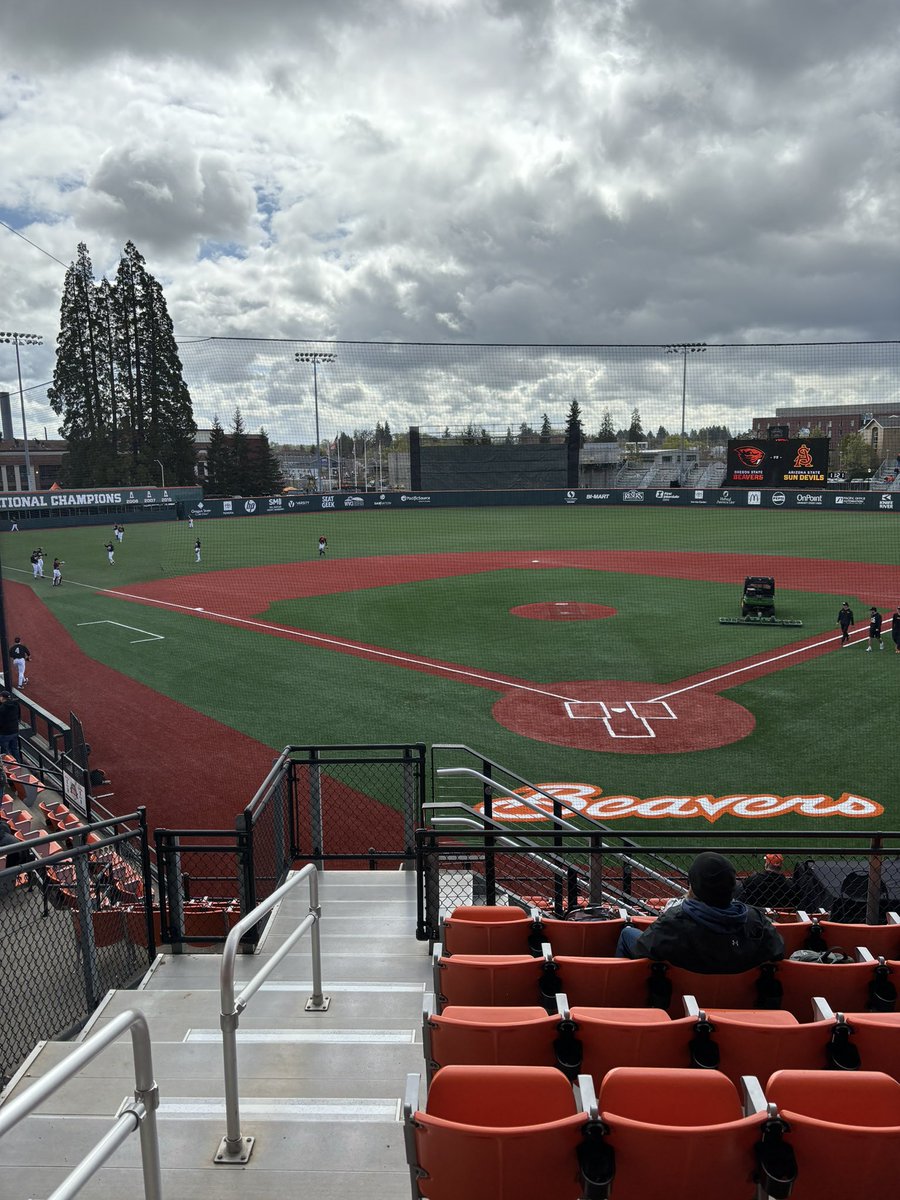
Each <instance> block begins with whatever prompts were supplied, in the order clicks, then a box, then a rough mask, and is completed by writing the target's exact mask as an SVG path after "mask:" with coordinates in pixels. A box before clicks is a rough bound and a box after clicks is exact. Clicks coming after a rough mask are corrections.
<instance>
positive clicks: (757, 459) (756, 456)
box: [737, 446, 766, 467]
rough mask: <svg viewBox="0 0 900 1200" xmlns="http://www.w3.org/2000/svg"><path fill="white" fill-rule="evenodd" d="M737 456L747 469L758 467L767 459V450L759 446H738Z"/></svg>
mask: <svg viewBox="0 0 900 1200" xmlns="http://www.w3.org/2000/svg"><path fill="white" fill-rule="evenodd" d="M737 456H738V458H739V459H740V460H741V462H742V463H743V464H744V466H746V467H758V466H759V464H760V463H761V462H762V460H763V459H764V458H765V457H766V452H765V450H760V448H759V446H738V451H737Z"/></svg>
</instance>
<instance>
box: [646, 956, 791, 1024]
mask: <svg viewBox="0 0 900 1200" xmlns="http://www.w3.org/2000/svg"><path fill="white" fill-rule="evenodd" d="M779 965H780V964H779ZM651 971H652V979H653V993H654V1001H653V1002H654V1003H658V1004H659V1006H660V1007H661V1008H663V1007H664V1008H667V1009H668V1011H669V1013H670V1014H671V1015H672V1016H680V1015H681V1013H682V1012H683V1011H684V998H685V996H694V997H696V1000H697V1004H698V1005H699V1006H700V1008H702V1009H704V1010H706V1011H709V1010H710V1009H713V1008H728V1009H731V1008H752V1009H769V1008H778V1007H780V1000H781V988H780V987H779V986H778V983H777V976H776V975H775V967H774V966H772V965H771V964H765V965H764V966H762V967H754V968H753V969H752V970H750V971H740V972H739V973H738V974H736V975H701V974H700V973H699V972H697V971H686V970H685V969H684V968H683V967H673V966H670V965H669V964H668V963H654V964H653V966H652V968H651Z"/></svg>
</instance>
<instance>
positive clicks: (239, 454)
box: [228, 408, 253, 496]
mask: <svg viewBox="0 0 900 1200" xmlns="http://www.w3.org/2000/svg"><path fill="white" fill-rule="evenodd" d="M228 446H229V449H230V450H231V468H232V472H233V475H232V480H231V486H232V490H233V492H234V494H235V495H237V496H249V495H251V494H252V488H253V462H252V459H251V454H250V439H249V438H248V437H247V429H246V427H245V425H244V418H243V417H242V416H241V410H240V408H236V409H235V410H234V416H233V417H232V420H231V429H230V430H229V432H228Z"/></svg>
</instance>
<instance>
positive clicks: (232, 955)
mask: <svg viewBox="0 0 900 1200" xmlns="http://www.w3.org/2000/svg"><path fill="white" fill-rule="evenodd" d="M304 879H308V880H309V913H308V914H307V916H305V917H304V918H303V920H302V921H301V922H300V924H299V925H298V926H297V927H296V929H294V930H293V931H292V932H291V933H289V934H288V936H287V937H286V938H285V940H284V942H283V943H282V945H281V946H279V947H278V949H277V950H276V951H275V953H274V954H273V955H272V957H271V958H270V959H269V960H268V961H267V962H266V963H265V964H264V965H263V966H262V967H261V968H260V969H259V970H258V971H257V973H256V974H255V975H254V976H253V978H252V979H251V980H250V982H249V983H248V984H247V985H246V986H245V987H244V990H243V991H242V992H241V994H240V995H239V996H238V997H237V998H235V995H234V965H235V959H236V957H237V952H238V946H239V945H240V941H241V937H242V936H243V934H244V933H245V932H246V931H247V930H248V929H250V928H251V927H252V926H253V925H255V924H256V922H257V921H258V920H259V919H260V917H262V916H264V915H265V914H266V913H267V912H269V911H270V909H272V908H274V907H275V905H276V904H278V903H279V902H280V901H281V900H282V899H283V898H284V897H285V896H286V895H287V894H288V892H290V891H292V890H293V889H294V888H295V887H297V885H298V884H299V883H301V882H302V881H303V880H304ZM321 919H322V910H321V908H320V907H319V875H318V871H317V870H316V867H315V865H314V864H313V863H309V864H308V865H307V866H305V867H303V868H302V870H300V871H298V872H297V874H296V875H294V876H292V877H291V878H290V879H288V880H287V881H286V882H285V883H283V884H282V885H281V887H279V888H276V889H275V891H274V892H273V893H272V894H271V896H268V897H267V898H266V899H265V900H263V901H262V903H260V904H257V906H256V908H254V909H253V910H252V911H251V912H248V913H247V915H246V916H245V917H241V919H240V921H238V923H237V924H236V925H234V926H233V927H232V929H231V931H230V932H229V934H228V937H227V938H226V940H225V946H224V948H223V950H222V966H221V969H220V971H219V992H220V998H221V1002H222V1011H221V1013H220V1015H219V1024H220V1026H221V1029H222V1059H223V1065H224V1069H225V1130H226V1131H225V1136H224V1137H223V1138H222V1140H221V1141H220V1142H219V1148H218V1150H217V1151H216V1155H215V1158H214V1159H213V1162H216V1163H245V1162H247V1161H248V1159H249V1158H250V1155H251V1153H252V1151H253V1143H254V1141H255V1140H256V1139H255V1138H254V1137H251V1136H242V1134H241V1114H240V1095H239V1091H238V1071H237V1029H238V1023H239V1021H240V1016H241V1013H242V1012H243V1011H244V1009H245V1008H246V1007H247V1003H248V1001H249V1000H251V999H252V998H253V996H255V995H256V993H257V992H258V991H259V989H260V988H261V987H262V985H263V983H264V982H265V981H266V979H268V977H269V976H270V975H271V974H272V972H273V971H274V970H275V968H276V967H277V966H278V965H279V963H280V962H281V960H282V959H283V958H284V957H285V955H286V954H288V953H289V952H290V950H291V949H292V947H293V946H294V945H295V943H296V942H298V941H299V940H300V938H301V937H303V935H304V933H306V931H307V930H311V931H312V932H311V942H312V947H311V948H312V977H313V991H312V995H311V996H310V998H309V1000H307V1002H306V1011H307V1012H326V1011H327V1009H328V1006H329V1005H330V1003H331V998H330V997H329V996H323V995H322V947H321V940H320V937H319V922H320V921H321Z"/></svg>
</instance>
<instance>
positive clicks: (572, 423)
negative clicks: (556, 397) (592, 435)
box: [566, 397, 584, 446]
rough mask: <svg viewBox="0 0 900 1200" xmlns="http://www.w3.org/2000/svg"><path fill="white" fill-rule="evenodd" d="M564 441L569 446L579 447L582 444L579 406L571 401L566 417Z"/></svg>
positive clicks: (582, 435)
mask: <svg viewBox="0 0 900 1200" xmlns="http://www.w3.org/2000/svg"><path fill="white" fill-rule="evenodd" d="M566 441H567V442H568V443H569V444H570V445H575V446H581V445H582V444H583V443H584V426H583V425H582V423H581V405H580V404H579V403H578V401H577V400H576V399H574V397H573V399H572V403H571V404H570V405H569V412H568V415H567V416H566Z"/></svg>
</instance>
